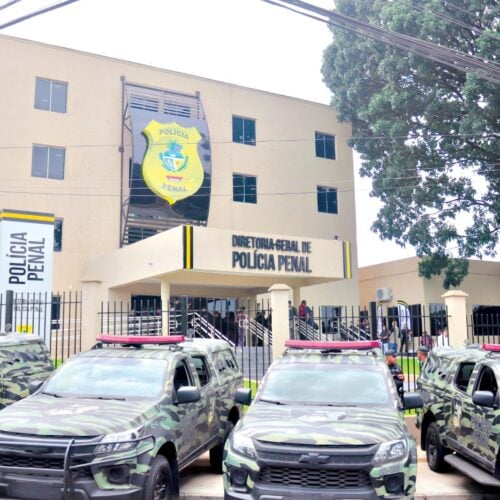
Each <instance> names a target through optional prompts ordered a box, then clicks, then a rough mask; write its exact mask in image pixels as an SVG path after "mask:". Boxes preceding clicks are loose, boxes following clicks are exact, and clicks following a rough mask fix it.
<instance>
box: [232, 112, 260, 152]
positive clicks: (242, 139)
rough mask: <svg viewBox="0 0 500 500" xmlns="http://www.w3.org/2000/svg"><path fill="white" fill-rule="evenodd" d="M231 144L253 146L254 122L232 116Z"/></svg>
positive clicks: (250, 119)
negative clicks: (237, 143)
mask: <svg viewBox="0 0 500 500" xmlns="http://www.w3.org/2000/svg"><path fill="white" fill-rule="evenodd" d="M233 142H239V143H240V144H250V145H251V146H255V120H253V119H252V118H242V117H241V116H233Z"/></svg>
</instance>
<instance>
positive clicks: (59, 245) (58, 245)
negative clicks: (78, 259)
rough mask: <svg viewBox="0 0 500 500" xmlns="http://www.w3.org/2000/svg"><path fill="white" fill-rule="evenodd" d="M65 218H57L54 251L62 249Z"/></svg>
mask: <svg viewBox="0 0 500 500" xmlns="http://www.w3.org/2000/svg"><path fill="white" fill-rule="evenodd" d="M62 231H63V220H62V219H56V220H55V223H54V252H60V251H61V250H62Z"/></svg>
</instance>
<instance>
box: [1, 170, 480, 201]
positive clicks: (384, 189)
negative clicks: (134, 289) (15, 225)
mask: <svg viewBox="0 0 500 500" xmlns="http://www.w3.org/2000/svg"><path fill="white" fill-rule="evenodd" d="M475 173H476V174H477V173H482V172H475ZM219 178H225V177H219ZM410 179H419V180H421V181H424V182H425V181H426V180H427V179H426V178H422V177H421V176H418V175H415V176H403V177H384V178H382V179H375V180H374V179H371V180H372V187H370V188H352V189H343V188H340V189H338V188H336V186H338V185H341V184H353V183H355V180H354V179H347V180H337V181H335V180H332V179H329V180H327V181H320V180H316V181H314V184H317V185H325V184H331V186H325V187H330V188H331V189H335V190H336V192H337V193H355V192H367V191H370V192H387V191H398V190H403V191H406V190H409V189H412V190H413V189H416V188H419V187H422V185H421V184H420V183H407V184H404V185H398V186H384V187H374V186H373V182H375V183H384V182H387V181H398V180H410ZM131 180H132V181H133V180H139V178H132V179H131ZM469 180H470V179H469ZM332 184H335V185H332ZM23 187H24V185H23ZM128 189H129V190H130V191H131V192H132V191H134V190H135V191H143V190H148V189H149V188H148V187H147V186H144V187H136V188H131V187H130V186H129V187H128ZM0 193H4V194H12V195H17V194H28V195H46V196H83V197H97V198H104V197H107V198H111V197H119V196H120V194H119V193H117V194H112V193H95V192H94V193H77V192H63V191H52V192H45V191H21V190H19V189H15V190H14V191H9V190H0ZM256 194H257V196H297V195H309V194H314V195H317V194H318V193H317V191H275V192H258V193H256ZM131 196H132V197H134V198H151V197H157V196H156V195H155V194H154V193H151V194H149V193H148V194H133V195H131ZM232 196H233V193H213V192H212V193H199V194H196V193H195V194H193V195H191V198H206V197H210V198H212V197H214V198H219V197H232Z"/></svg>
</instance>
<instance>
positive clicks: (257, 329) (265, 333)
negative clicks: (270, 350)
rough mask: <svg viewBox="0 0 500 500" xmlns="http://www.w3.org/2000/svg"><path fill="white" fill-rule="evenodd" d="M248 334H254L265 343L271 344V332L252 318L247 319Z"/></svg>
mask: <svg viewBox="0 0 500 500" xmlns="http://www.w3.org/2000/svg"><path fill="white" fill-rule="evenodd" d="M249 327H250V334H251V335H255V336H256V337H257V338H258V339H259V340H262V343H263V344H264V345H265V344H267V345H270V346H272V345H273V332H272V331H271V330H269V328H267V327H265V326H264V325H263V324H262V323H259V322H258V321H256V320H255V319H253V318H250V321H249Z"/></svg>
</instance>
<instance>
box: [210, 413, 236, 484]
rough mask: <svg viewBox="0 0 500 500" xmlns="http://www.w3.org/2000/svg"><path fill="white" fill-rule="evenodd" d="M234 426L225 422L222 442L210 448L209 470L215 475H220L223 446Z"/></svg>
mask: <svg viewBox="0 0 500 500" xmlns="http://www.w3.org/2000/svg"><path fill="white" fill-rule="evenodd" d="M233 427H234V424H233V423H232V422H229V421H228V422H227V424H226V434H225V436H224V441H222V443H220V444H218V445H217V446H214V447H213V448H210V470H211V471H212V472H214V473H215V474H222V457H223V454H224V445H225V444H226V441H227V438H228V436H229V434H231V431H232V430H233Z"/></svg>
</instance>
